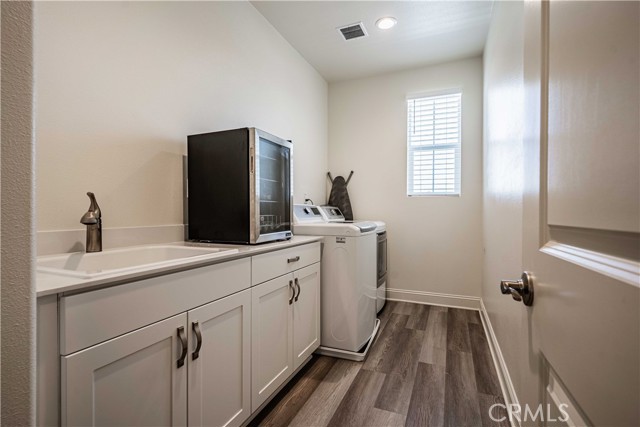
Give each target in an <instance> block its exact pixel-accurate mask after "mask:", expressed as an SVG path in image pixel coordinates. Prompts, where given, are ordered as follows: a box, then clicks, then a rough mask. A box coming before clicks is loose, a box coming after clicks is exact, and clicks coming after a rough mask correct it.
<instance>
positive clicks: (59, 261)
mask: <svg viewBox="0 0 640 427" xmlns="http://www.w3.org/2000/svg"><path fill="white" fill-rule="evenodd" d="M234 252H238V250H237V249H227V248H195V247H187V246H171V245H161V246H160V245H155V246H137V247H130V248H122V249H111V250H106V251H103V252H95V253H85V252H74V253H69V254H64V255H52V256H43V257H38V262H37V266H38V271H41V272H46V273H54V274H61V275H64V276H71V277H78V278H87V279H89V278H93V277H99V276H103V275H107V274H119V273H125V272H130V271H133V270H144V269H149V268H158V267H169V266H173V265H178V264H181V263H184V262H185V261H196V260H205V259H209V258H216V257H217V256H221V255H227V254H231V253H234Z"/></svg>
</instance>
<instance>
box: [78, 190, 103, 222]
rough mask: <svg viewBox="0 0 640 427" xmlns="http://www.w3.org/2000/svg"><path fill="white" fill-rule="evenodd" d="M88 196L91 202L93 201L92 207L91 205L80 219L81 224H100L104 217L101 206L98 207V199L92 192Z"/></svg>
mask: <svg viewBox="0 0 640 427" xmlns="http://www.w3.org/2000/svg"><path fill="white" fill-rule="evenodd" d="M87 196H89V200H91V205H89V210H88V211H87V212H86V213H85V214H84V215H82V218H80V222H81V223H82V224H85V225H91V224H97V223H98V222H100V217H101V216H102V213H101V212H100V206H98V202H97V201H96V197H95V195H94V194H93V193H92V192H90V191H89V192H88V193H87Z"/></svg>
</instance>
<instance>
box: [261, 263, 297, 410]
mask: <svg viewBox="0 0 640 427" xmlns="http://www.w3.org/2000/svg"><path fill="white" fill-rule="evenodd" d="M251 313H252V314H251V324H252V330H251V383H252V384H251V390H252V391H251V409H252V411H255V410H256V409H258V407H260V405H262V403H264V401H265V400H266V399H267V398H268V397H269V396H270V395H271V394H272V393H273V392H274V391H275V390H277V389H278V387H279V386H280V385H282V383H283V382H284V381H285V380H286V379H287V378H288V377H289V376H290V375H291V374H292V373H293V349H292V339H293V330H292V320H293V319H292V313H293V275H292V274H287V275H284V276H281V277H278V278H276V279H273V280H269V281H268V282H265V283H262V284H261V285H258V286H254V287H253V288H251Z"/></svg>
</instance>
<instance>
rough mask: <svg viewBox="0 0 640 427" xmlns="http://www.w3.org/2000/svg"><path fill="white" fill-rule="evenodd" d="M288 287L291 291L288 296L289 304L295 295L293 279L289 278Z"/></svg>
mask: <svg viewBox="0 0 640 427" xmlns="http://www.w3.org/2000/svg"><path fill="white" fill-rule="evenodd" d="M289 289H290V290H291V291H292V292H293V294H292V295H291V298H289V305H291V304H293V298H294V297H295V296H296V288H294V287H293V280H289Z"/></svg>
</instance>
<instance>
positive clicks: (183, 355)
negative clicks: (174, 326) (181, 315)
mask: <svg viewBox="0 0 640 427" xmlns="http://www.w3.org/2000/svg"><path fill="white" fill-rule="evenodd" d="M178 339H179V340H180V349H181V350H180V351H181V354H180V357H179V358H178V361H177V365H178V368H181V367H183V366H184V359H186V358H187V351H188V349H187V336H186V335H185V334H184V326H180V327H179V328H178Z"/></svg>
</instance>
